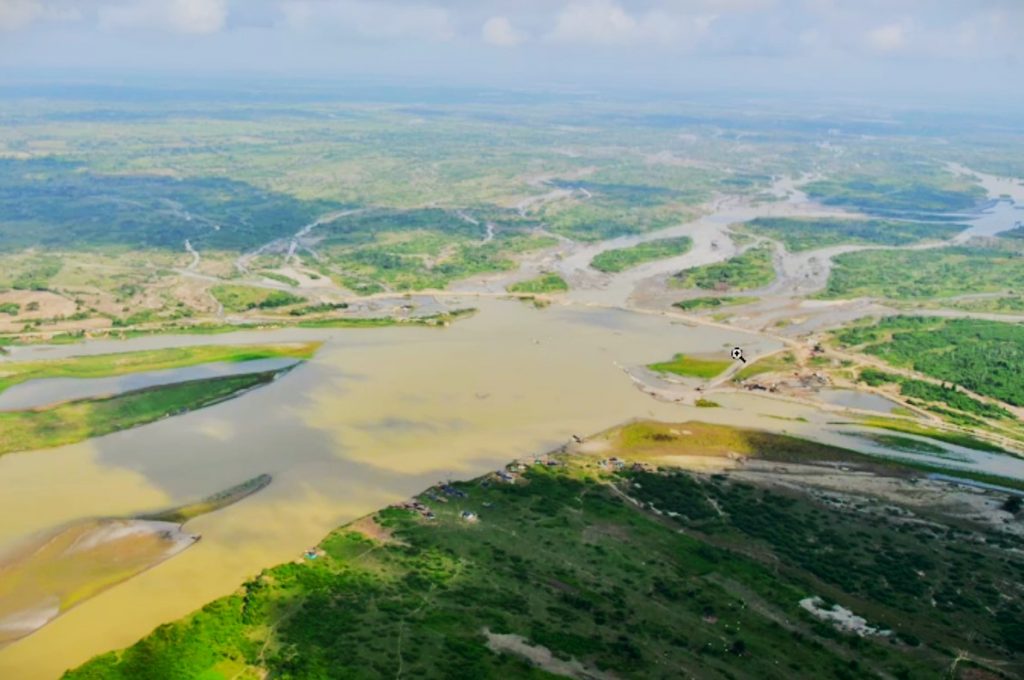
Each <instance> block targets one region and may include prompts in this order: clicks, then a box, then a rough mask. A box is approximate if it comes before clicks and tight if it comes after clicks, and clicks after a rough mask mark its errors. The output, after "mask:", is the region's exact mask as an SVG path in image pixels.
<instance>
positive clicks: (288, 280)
mask: <svg viewBox="0 0 1024 680" xmlns="http://www.w3.org/2000/svg"><path fill="white" fill-rule="evenodd" d="M260 276H264V277H266V278H268V279H270V280H272V281H277V282H278V283H283V284H285V285H286V286H292V287H293V288H295V287H298V285H299V282H298V281H296V280H295V279H293V278H292V277H290V276H285V275H284V274H278V273H277V272H260Z"/></svg>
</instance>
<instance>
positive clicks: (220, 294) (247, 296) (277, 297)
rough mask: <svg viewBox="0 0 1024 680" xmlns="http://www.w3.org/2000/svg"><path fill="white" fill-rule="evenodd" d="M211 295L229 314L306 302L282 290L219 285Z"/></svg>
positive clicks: (212, 290)
mask: <svg viewBox="0 0 1024 680" xmlns="http://www.w3.org/2000/svg"><path fill="white" fill-rule="evenodd" d="M210 293H211V294H212V295H213V297H215V298H216V299H217V301H218V302H220V303H221V304H222V305H224V309H226V310H227V311H229V312H247V311H249V310H250V309H275V308H277V307H287V306H289V305H297V304H299V303H302V302H305V301H306V299H305V298H302V297H299V296H298V295H292V294H291V293H286V292H284V291H280V290H268V289H265V288H252V287H250V286H233V285H229V284H218V285H216V286H214V287H213V288H211V289H210Z"/></svg>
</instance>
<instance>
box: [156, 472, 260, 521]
mask: <svg viewBox="0 0 1024 680" xmlns="http://www.w3.org/2000/svg"><path fill="white" fill-rule="evenodd" d="M272 481H274V478H273V477H271V476H270V475H266V474H264V475H258V476H256V477H253V478H252V479H249V480H246V481H244V482H242V483H241V484H236V485H235V486H233V487H231V488H230V489H225V490H223V491H219V492H217V493H215V494H213V495H212V496H209V497H208V498H204V499H203V500H201V501H198V502H196V503H190V504H188V505H182V506H180V507H177V508H172V509H170V510H164V511H162V512H154V513H150V514H146V515H139V516H138V517H137V518H136V519H146V520H151V521H154V522H173V523H174V524H184V523H185V522H187V521H189V520H190V519H195V518H196V517H199V516H200V515H205V514H207V513H210V512H215V511H217V510H220V509H222V508H226V507H228V506H229V505H233V504H235V503H237V502H238V501H240V500H242V499H243V498H248V497H249V496H251V495H253V494H254V493H257V492H258V491H262V490H263V489H265V488H267V487H268V486H269V485H270V483H271V482H272Z"/></svg>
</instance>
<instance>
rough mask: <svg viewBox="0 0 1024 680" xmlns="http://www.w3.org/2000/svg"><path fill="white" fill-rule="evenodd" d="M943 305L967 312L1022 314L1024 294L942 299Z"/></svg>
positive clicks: (1023, 310)
mask: <svg viewBox="0 0 1024 680" xmlns="http://www.w3.org/2000/svg"><path fill="white" fill-rule="evenodd" d="M936 306H938V305H936ZM941 306H942V307H943V308H947V309H949V308H952V309H962V310H964V311H965V312H988V313H993V314H1002V313H1011V314H1020V313H1022V312H1024V295H985V296H984V297H977V298H968V299H966V300H942V301H941Z"/></svg>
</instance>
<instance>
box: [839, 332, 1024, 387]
mask: <svg viewBox="0 0 1024 680" xmlns="http://www.w3.org/2000/svg"><path fill="white" fill-rule="evenodd" d="M836 339H837V340H838V341H839V342H840V343H842V344H843V345H845V346H847V347H856V348H857V349H858V350H859V351H862V352H865V353H867V354H871V355H874V356H877V357H879V358H881V359H884V360H885V361H887V362H889V363H891V364H893V365H894V366H901V367H906V368H912V369H914V370H915V371H918V372H919V373H923V374H925V375H927V376H929V377H932V378H935V379H936V380H941V381H943V382H949V383H951V384H953V385H960V386H962V387H964V388H966V389H968V390H971V391H972V392H976V393H978V394H981V395H984V396H987V397H992V398H994V399H999V400H1001V401H1004V402H1006V403H1008V404H1013V405H1014V406H1024V371H1021V370H1020V367H1021V366H1024V326H1022V325H1020V324H1012V323H1003V322H999V321H985V320H981V319H942V318H930V317H908V316H898V317H889V318H886V319H882V320H881V321H878V322H877V323H874V324H871V325H859V326H853V327H851V328H848V329H846V330H844V331H840V332H839V333H837V334H836Z"/></svg>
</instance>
